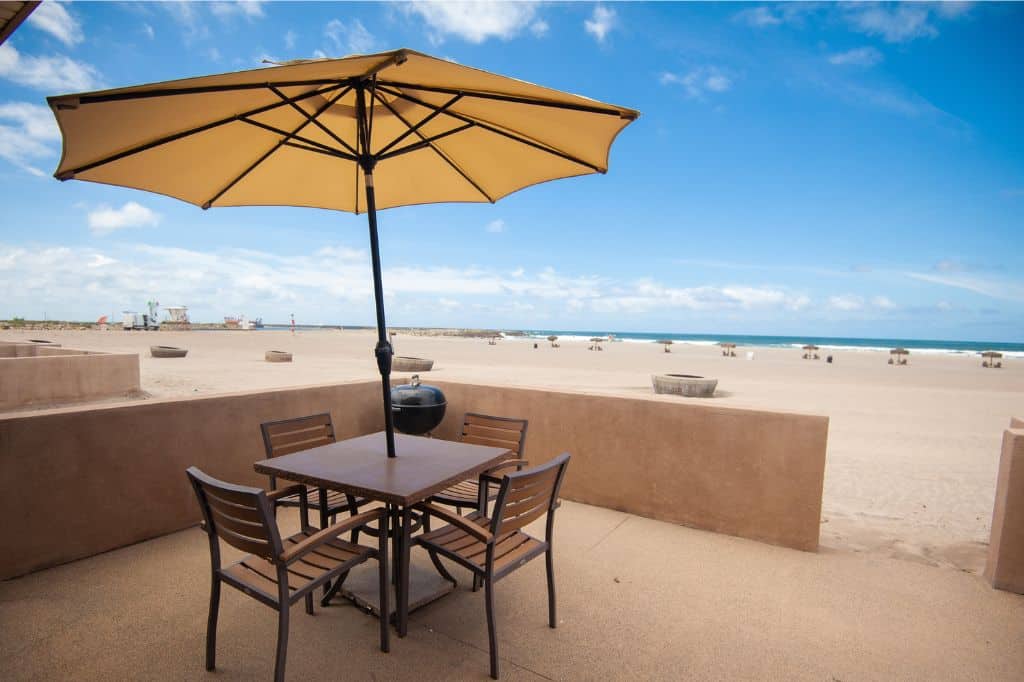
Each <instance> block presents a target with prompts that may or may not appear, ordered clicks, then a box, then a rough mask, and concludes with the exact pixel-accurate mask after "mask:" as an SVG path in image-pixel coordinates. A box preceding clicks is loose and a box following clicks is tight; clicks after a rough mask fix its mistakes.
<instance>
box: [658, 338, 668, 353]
mask: <svg viewBox="0 0 1024 682" xmlns="http://www.w3.org/2000/svg"><path fill="white" fill-rule="evenodd" d="M654 343H660V344H661V345H663V346H665V352H666V353H670V352H671V350H670V349H669V346H671V345H672V339H658V340H657V341H655V342H654Z"/></svg>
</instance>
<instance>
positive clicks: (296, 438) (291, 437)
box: [270, 426, 334, 449]
mask: <svg viewBox="0 0 1024 682" xmlns="http://www.w3.org/2000/svg"><path fill="white" fill-rule="evenodd" d="M325 439H326V440H329V441H331V442H333V441H334V439H333V438H331V436H330V434H329V433H327V431H326V430H325V429H324V427H322V426H317V427H314V428H311V429H296V430H294V431H288V432H286V433H280V434H278V435H276V436H271V437H270V444H271V445H272V446H273V447H274V448H275V449H276V448H278V447H280V446H283V445H291V444H292V443H301V442H303V441H307V440H325Z"/></svg>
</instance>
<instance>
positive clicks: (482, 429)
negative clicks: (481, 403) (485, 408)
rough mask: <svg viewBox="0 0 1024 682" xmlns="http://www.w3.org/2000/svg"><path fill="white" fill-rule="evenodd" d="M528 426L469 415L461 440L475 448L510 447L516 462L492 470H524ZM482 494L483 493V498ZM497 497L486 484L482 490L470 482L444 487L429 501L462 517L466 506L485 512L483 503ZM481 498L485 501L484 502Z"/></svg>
mask: <svg viewBox="0 0 1024 682" xmlns="http://www.w3.org/2000/svg"><path fill="white" fill-rule="evenodd" d="M528 425H529V422H528V421H527V420H525V419H514V418H511V417H494V416H491V415H487V414H477V413H475V412H467V413H466V415H465V417H463V419H462V432H461V433H460V434H459V436H460V437H459V440H461V441H462V442H463V443H472V444H474V445H490V446H494V447H502V448H508V449H509V450H510V451H512V452H513V453H514V454H515V457H516V458H517V459H513V460H510V461H509V462H504V463H502V464H500V465H499V466H497V467H495V468H494V469H492V470H491V471H497V470H504V469H506V468H508V467H510V466H511V465H515V468H516V469H522V467H523V465H524V464H527V463H528V462H526V461H525V460H523V459H522V457H523V451H524V449H525V447H526V427H527V426H528ZM481 493H483V495H482V496H481ZM495 496H496V493H494V494H489V491H488V488H487V486H486V485H484V486H483V487H481V486H480V484H479V481H474V480H468V481H461V482H459V483H456V484H455V485H453V486H451V487H449V488H445V489H444V490H442V491H441V492H439V493H438V494H436V495H434V496H432V497H431V498H430V501H431V502H437V503H440V504H447V505H450V506H453V507H455V511H456V512H458V513H460V514H461V513H462V508H463V507H466V508H467V509H475V510H477V511H484V512H486V505H485V504H484V501H490V500H493V499H494V498H495ZM481 497H483V500H484V501H481Z"/></svg>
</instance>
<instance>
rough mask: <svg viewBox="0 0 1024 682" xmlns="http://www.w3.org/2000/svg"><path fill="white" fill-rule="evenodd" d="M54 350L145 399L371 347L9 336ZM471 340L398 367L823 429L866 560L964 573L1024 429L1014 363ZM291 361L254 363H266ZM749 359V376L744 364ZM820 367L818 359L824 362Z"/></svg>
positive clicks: (358, 360) (836, 526) (295, 375)
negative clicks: (84, 357) (711, 406)
mask: <svg viewBox="0 0 1024 682" xmlns="http://www.w3.org/2000/svg"><path fill="white" fill-rule="evenodd" d="M28 336H32V337H33V338H39V337H42V338H49V339H52V340H54V341H57V342H60V343H63V344H64V345H66V346H71V347H79V348H84V349H90V350H110V351H128V352H137V353H139V354H140V361H141V370H142V385H143V389H144V390H145V391H146V392H147V393H149V394H150V395H151V396H153V397H173V396H183V395H196V394H211V393H222V392H231V391H242V390H252V389H260V388H271V387H282V386H296V385H303V384H314V383H326V382H331V381H342V380H351V379H360V378H372V377H375V376H376V366H375V364H374V359H373V355H372V347H373V342H374V334H373V333H372V332H369V331H344V332H342V331H316V332H308V331H300V332H298V333H296V334H295V335H294V336H293V335H292V334H291V333H290V332H287V331H255V332H237V331H232V332H227V331H225V332H199V331H193V332H151V333H141V332H131V333H129V332H115V331H110V332H96V331H85V332H47V333H43V332H23V333H19V332H13V331H7V332H4V333H3V334H2V336H0V338H4V339H10V340H16V339H18V338H21V337H26V338H27V337H28ZM156 343H161V344H169V345H180V346H186V347H188V348H189V349H190V352H189V355H188V357H187V358H185V359H184V360H158V359H154V358H150V357H149V353H148V347H149V345H150V344H156ZM533 343H534V342H533V340H528V339H512V338H510V339H505V340H503V341H501V342H499V343H498V345H496V346H489V345H488V344H487V342H486V341H484V340H482V339H463V338H450V337H427V336H411V335H407V334H401V333H400V334H399V335H398V336H396V337H395V347H396V352H397V353H398V354H401V355H414V356H423V357H430V358H433V359H434V360H435V369H434V372H433V373H432V374H431V376H433V377H436V378H437V379H439V380H440V379H444V380H448V381H472V382H484V383H499V384H507V385H515V386H529V387H542V388H543V387H552V388H558V389H562V390H569V391H581V392H587V393H601V394H613V395H627V396H650V397H651V399H652V400H681V399H682V398H676V397H668V396H657V397H655V396H653V395H652V391H651V386H650V374H651V373H652V372H662V371H673V372H684V373H689V374H701V375H705V376H714V377H717V378H718V379H719V394H718V396H717V397H715V398H713V399H712V400H713V401H715V403H716V404H722V405H735V406H741V407H755V408H763V409H774V410H789V411H798V412H808V413H813V414H823V415H827V416H828V417H830V419H831V422H830V431H829V447H828V462H827V465H826V474H825V495H824V507H823V519H822V523H823V526H822V544H823V545H824V546H825V548H826V551H827V548H836V549H843V550H853V551H858V552H869V553H878V554H883V555H886V556H893V557H899V558H905V559H909V560H912V561H918V562H923V563H927V564H931V565H944V566H953V567H957V568H961V569H963V570H969V571H972V572H977V571H979V570H980V569H981V568H982V565H983V562H984V552H985V543H987V541H988V534H989V524H990V521H991V515H992V504H993V498H994V492H995V491H994V487H995V479H996V470H997V465H998V459H999V449H1000V442H1001V437H1002V431H1003V429H1004V428H1005V427H1006V426H1007V424H1008V421H1009V419H1010V417H1011V416H1022V415H1024V360H1015V359H1013V358H1010V359H1007V360H1006V361H1004V367H1003V369H998V370H997V369H983V368H982V367H981V360H980V359H979V358H977V357H975V356H970V355H940V354H913V353H912V354H911V356H910V364H909V365H908V366H906V367H893V366H890V365H888V364H887V363H886V361H887V359H888V354H887V353H883V352H879V351H840V352H835V351H833V352H832V355H833V356H834V359H835V361H834V363H833V364H826V363H825V361H824V360H819V361H809V360H802V359H801V357H800V355H801V354H800V351H797V350H788V349H777V348H754V349H747V348H740V349H739V350H740V352H739V353H738V355H739V357H736V358H726V357H722V356H721V354H720V353H719V351H718V349H717V348H715V347H710V346H691V345H685V344H676V345H674V346H673V347H672V352H671V353H664V352H663V351H662V348H661V346H658V345H656V344H653V343H652V344H640V343H629V342H622V343H607V344H604V351H603V352H592V351H588V350H587V346H588V345H589V344H588V343H587V342H585V341H578V342H577V341H570V340H563V341H561V348H558V349H553V348H551V347H550V346H549V345H548V344H547V343H546V342H543V341H542V342H539V344H538V348H536V349H535V348H534V347H533ZM271 349H277V350H286V351H290V352H292V353H294V354H295V359H294V362H292V363H290V364H278V363H267V362H264V360H263V353H264V351H266V350H271ZM748 350H753V351H754V353H755V357H754V359H753V360H747V359H746V358H745V357H744V355H745V353H746V351H748ZM823 355H824V354H823Z"/></svg>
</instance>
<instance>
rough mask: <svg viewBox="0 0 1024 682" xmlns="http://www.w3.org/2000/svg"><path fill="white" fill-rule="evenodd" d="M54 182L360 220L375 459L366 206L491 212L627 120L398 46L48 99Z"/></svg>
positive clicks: (583, 167)
mask: <svg viewBox="0 0 1024 682" xmlns="http://www.w3.org/2000/svg"><path fill="white" fill-rule="evenodd" d="M49 104H50V108H51V109H52V110H53V113H54V115H55V116H56V118H57V122H58V124H59V126H60V130H61V133H62V135H63V139H64V149H63V155H62V157H61V161H60V165H59V167H58V168H57V171H56V173H55V175H56V177H57V178H58V179H60V180H71V179H77V180H86V181H90V182H99V183H103V184H107V185H120V186H122V187H133V188H136V189H143V190H147V191H150V192H156V193H158V194H164V195H167V196H171V197H175V198H177V199H181V200H182V201H187V202H189V203H191V204H195V205H196V206H200V207H202V208H204V209H206V208H212V207H220V206H308V207H313V208H329V209H335V210H339V211H351V212H354V213H364V212H365V213H366V214H367V217H368V219H369V231H370V235H369V236H370V261H371V264H372V269H373V293H374V302H375V304H376V322H377V345H376V349H375V354H376V356H377V367H378V369H379V370H380V375H381V389H382V396H383V402H384V422H385V431H386V433H387V449H388V456H389V457H393V456H394V454H395V448H394V425H393V419H392V413H391V386H390V379H389V376H390V374H391V358H392V355H393V350H392V348H391V344H390V343H389V342H388V338H387V326H386V324H385V318H384V288H383V283H382V281H381V262H380V246H379V242H378V237H377V209H378V208H391V207H396V206H409V205H414V204H428V203H440V202H489V203H494V202H495V201H497V200H498V199H501V198H502V197H505V196H507V195H509V194H511V193H512V192H515V191H517V190H520V189H523V188H524V187H529V186H531V185H535V184H538V183H541V182H546V181H548V180H555V179H558V178H567V177H573V176H578V175H587V174H590V173H605V172H607V170H608V155H609V151H610V149H611V145H612V142H613V141H614V140H615V137H616V136H617V135H618V134H619V132H621V131H622V129H623V128H625V127H626V126H627V125H629V124H630V123H631V122H633V121H634V120H636V118H637V116H638V115H639V114H638V112H636V111H634V110H632V109H627V108H624V107H619V106H615V105H611V104H604V103H602V102H598V101H596V100H592V99H588V98H586V97H581V96H579V95H572V94H569V93H565V92H560V91H557V90H551V89H549V88H545V87H541V86H538V85H533V84H531V83H527V82H525V81H521V80H517V79H514V78H507V77H504V76H498V75H495V74H491V73H488V72H486V71H480V70H478V69H473V68H470V67H468V66H463V65H462V64H457V63H455V62H453V61H449V60H446V59H438V58H436V57H431V56H429V55H426V54H422V53H420V52H415V51H413V50H404V49H403V50H394V51H391V52H382V53H379V54H369V55H356V56H351V57H345V58H342V59H316V60H297V61H294V62H289V63H286V64H283V65H280V66H276V67H274V68H264V69H254V70H250V71H240V72H236V73H226V74H220V75H214V76H204V77H200V78H189V79H184V80H176V81H167V82H163V83H153V84H150V85H141V86H136V87H128V88H118V89H114V90H104V91H100V92H91V93H82V94H76V95H63V96H59V97H50V98H49Z"/></svg>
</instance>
